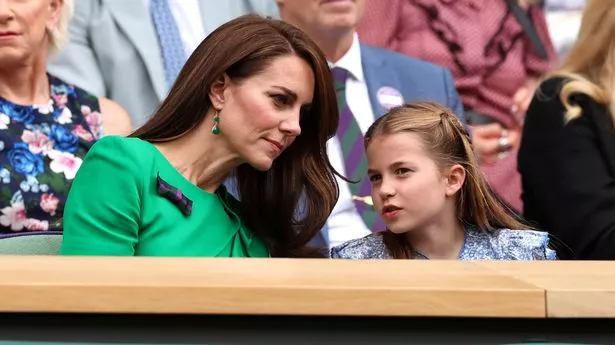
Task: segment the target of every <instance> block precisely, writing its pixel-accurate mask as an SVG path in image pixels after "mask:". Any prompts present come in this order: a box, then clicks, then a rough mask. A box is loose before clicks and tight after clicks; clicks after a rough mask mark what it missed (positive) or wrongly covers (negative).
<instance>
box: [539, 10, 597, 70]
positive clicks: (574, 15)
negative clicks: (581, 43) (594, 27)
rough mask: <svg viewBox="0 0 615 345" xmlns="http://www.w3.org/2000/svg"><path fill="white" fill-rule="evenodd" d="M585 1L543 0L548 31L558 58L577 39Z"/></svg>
mask: <svg viewBox="0 0 615 345" xmlns="http://www.w3.org/2000/svg"><path fill="white" fill-rule="evenodd" d="M586 2H587V1H586V0H545V16H546V19H547V25H548V27H549V33H550V35H551V40H552V41H553V46H554V47H555V50H556V51H557V54H558V55H559V57H560V59H563V58H564V57H565V56H566V53H567V52H568V50H569V49H570V47H572V45H573V44H574V42H575V41H576V39H577V35H578V34H579V27H580V26H581V16H582V13H583V7H585V3H586Z"/></svg>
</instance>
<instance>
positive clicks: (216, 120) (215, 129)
mask: <svg viewBox="0 0 615 345" xmlns="http://www.w3.org/2000/svg"><path fill="white" fill-rule="evenodd" d="M219 122H220V117H219V116H218V111H217V110H216V112H215V113H214V126H213V127H212V128H211V132H212V133H213V134H214V135H218V134H220V127H218V123H219Z"/></svg>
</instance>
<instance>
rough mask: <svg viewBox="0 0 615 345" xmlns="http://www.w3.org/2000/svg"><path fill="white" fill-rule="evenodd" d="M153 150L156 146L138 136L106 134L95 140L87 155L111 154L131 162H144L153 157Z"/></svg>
mask: <svg viewBox="0 0 615 345" xmlns="http://www.w3.org/2000/svg"><path fill="white" fill-rule="evenodd" d="M154 150H156V148H155V147H153V145H152V144H150V143H149V142H147V141H145V140H141V139H139V138H127V137H122V136H117V135H108V136H105V137H102V138H100V139H99V140H98V141H96V143H94V145H92V148H91V149H90V152H88V155H99V156H100V155H102V156H113V157H114V158H115V159H121V160H127V161H131V162H133V163H135V162H136V163H145V162H146V161H147V160H152V159H153V157H154V154H155V151H154ZM86 158H87V156H86Z"/></svg>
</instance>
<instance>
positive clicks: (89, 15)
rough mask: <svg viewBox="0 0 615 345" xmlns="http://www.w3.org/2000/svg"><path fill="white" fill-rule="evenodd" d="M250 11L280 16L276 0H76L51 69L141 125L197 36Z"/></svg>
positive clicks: (164, 90)
mask: <svg viewBox="0 0 615 345" xmlns="http://www.w3.org/2000/svg"><path fill="white" fill-rule="evenodd" d="M248 13H258V14H261V15H264V16H272V17H277V16H278V15H277V8H276V6H275V2H274V0H224V1H212V0H181V1H180V0H105V1H100V0H79V1H77V2H76V6H75V16H74V18H73V20H72V22H71V23H70V38H71V40H70V42H69V43H68V44H67V45H66V47H64V49H62V51H61V53H60V54H59V56H58V57H57V59H54V60H53V61H51V63H50V65H49V70H50V71H51V72H52V73H53V74H54V75H57V76H59V77H61V78H63V79H64V80H66V81H68V82H71V83H73V84H75V85H78V86H80V87H82V88H83V89H85V90H87V91H89V92H91V93H93V94H95V95H99V96H106V97H109V98H110V99H112V100H114V101H116V102H118V103H119V104H120V105H122V106H123V107H124V108H125V109H126V110H127V111H128V113H129V114H130V117H131V119H132V122H133V125H134V126H136V127H139V126H141V125H142V124H143V123H145V121H146V120H147V119H148V118H149V117H150V116H151V114H153V113H154V110H155V109H156V108H157V107H158V106H159V105H160V102H161V101H162V99H163V98H164V97H165V95H166V94H167V92H168V90H169V89H170V87H171V85H172V84H173V81H174V80H175V78H176V76H177V73H178V72H179V70H180V69H181V67H182V66H183V64H184V62H185V61H186V58H187V57H188V56H189V55H190V54H191V53H192V51H193V50H194V49H195V48H196V47H197V46H198V45H199V43H201V41H202V40H203V38H205V37H206V36H207V35H208V34H209V33H211V32H212V31H213V30H214V29H216V28H217V27H218V26H220V25H222V24H224V23H225V22H227V21H229V20H231V19H233V18H236V17H238V16H241V15H244V14H248Z"/></svg>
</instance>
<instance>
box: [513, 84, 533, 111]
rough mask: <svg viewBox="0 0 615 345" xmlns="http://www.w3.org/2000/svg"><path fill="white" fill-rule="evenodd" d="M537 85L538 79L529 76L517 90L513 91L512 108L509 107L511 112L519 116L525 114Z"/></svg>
mask: <svg viewBox="0 0 615 345" xmlns="http://www.w3.org/2000/svg"><path fill="white" fill-rule="evenodd" d="M537 87H538V81H537V80H536V79H533V78H530V79H528V80H527V81H526V83H525V85H523V86H521V87H520V88H519V89H518V90H517V92H515V94H514V96H513V99H512V100H513V109H511V111H512V113H513V114H514V115H516V116H518V117H519V118H522V117H523V116H525V113H526V112H527V109H528V108H529V107H530V103H531V102H532V98H534V94H535V93H536V88H537Z"/></svg>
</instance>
